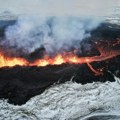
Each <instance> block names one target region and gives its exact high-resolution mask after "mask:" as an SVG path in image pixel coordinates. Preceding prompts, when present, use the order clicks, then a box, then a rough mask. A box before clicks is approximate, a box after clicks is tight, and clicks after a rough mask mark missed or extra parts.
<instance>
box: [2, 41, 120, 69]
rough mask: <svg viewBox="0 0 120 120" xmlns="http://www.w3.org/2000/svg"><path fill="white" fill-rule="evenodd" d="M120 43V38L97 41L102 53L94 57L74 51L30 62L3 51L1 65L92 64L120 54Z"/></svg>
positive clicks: (96, 44)
mask: <svg viewBox="0 0 120 120" xmlns="http://www.w3.org/2000/svg"><path fill="white" fill-rule="evenodd" d="M119 44H120V39H117V40H114V41H102V40H101V41H97V42H95V46H96V48H97V50H98V51H99V52H100V55H96V56H92V57H78V56H77V55H75V54H73V52H69V53H64V54H57V55H56V56H55V57H50V56H49V55H45V56H44V57H43V58H42V59H37V60H35V61H34V62H30V61H29V60H27V59H25V58H20V57H8V56H6V55H5V54H3V52H1V53H0V67H5V66H9V67H12V66H15V65H19V66H47V65H60V64H63V63H69V64H84V63H87V64H88V66H90V63H92V62H99V61H104V60H108V59H111V58H113V57H116V56H118V55H120V49H117V50H115V49H114V48H115V46H117V45H119Z"/></svg>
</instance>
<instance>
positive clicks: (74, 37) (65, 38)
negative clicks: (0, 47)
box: [3, 17, 101, 55]
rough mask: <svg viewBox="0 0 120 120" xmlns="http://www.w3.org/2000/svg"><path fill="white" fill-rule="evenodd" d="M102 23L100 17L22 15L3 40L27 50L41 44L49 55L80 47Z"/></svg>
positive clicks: (10, 27)
mask: <svg viewBox="0 0 120 120" xmlns="http://www.w3.org/2000/svg"><path fill="white" fill-rule="evenodd" d="M100 23H101V20H100V19H97V18H94V19H93V18H90V17H87V18H80V17H19V18H18V20H17V22H16V23H15V24H14V25H11V26H8V27H7V29H6V31H5V41H4V43H3V44H4V45H7V46H9V47H10V48H15V49H16V50H20V49H21V50H23V51H25V52H26V53H28V54H30V53H32V52H34V51H35V50H36V49H39V48H41V47H44V48H45V51H46V52H47V53H48V54H50V55H51V54H57V53H60V52H63V51H69V50H70V49H71V48H73V49H78V48H79V47H80V42H81V41H82V40H83V39H85V38H87V37H89V36H90V31H91V30H93V29H95V28H97V27H98V26H99V25H100Z"/></svg>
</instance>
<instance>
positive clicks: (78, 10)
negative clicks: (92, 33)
mask: <svg viewBox="0 0 120 120" xmlns="http://www.w3.org/2000/svg"><path fill="white" fill-rule="evenodd" d="M115 6H120V0H0V12H3V11H11V12H13V13H15V14H39V15H97V16H101V15H109V14H111V13H112V11H113V8H115Z"/></svg>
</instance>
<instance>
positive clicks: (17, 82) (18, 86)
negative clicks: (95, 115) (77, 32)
mask: <svg viewBox="0 0 120 120" xmlns="http://www.w3.org/2000/svg"><path fill="white" fill-rule="evenodd" d="M14 22H15V21H11V22H10V24H13V23H14ZM7 26H8V24H7V22H6V24H5V25H4V26H2V27H1V28H0V37H1V38H2V37H4V34H3V33H4V30H5V28H6V27H7ZM119 37H120V27H119V26H117V25H113V24H107V23H103V24H101V26H100V27H98V28H97V29H96V30H94V31H92V32H91V37H90V38H87V39H86V40H85V41H83V43H81V44H83V45H84V44H88V43H89V42H92V41H94V40H101V39H102V40H114V39H116V38H119ZM42 50H44V49H42ZM96 54H97V55H98V54H99V53H98V52H97V51H96V50H95V49H94V48H93V49H91V52H89V54H88V52H86V51H85V50H84V47H83V48H82V55H81V56H91V55H92V56H94V55H96ZM36 55H37V52H35V53H32V54H31V55H30V57H32V58H33V59H34V58H36ZM91 65H92V67H93V68H94V69H95V70H98V69H101V68H102V71H101V72H102V73H103V74H100V75H97V76H96V75H95V73H94V72H93V71H91V69H90V68H89V67H88V65H87V64H81V65H75V64H62V65H53V66H51V65H49V66H45V67H36V66H33V67H27V66H26V67H25V66H14V67H11V68H10V67H4V68H0V98H1V99H3V98H5V99H8V102H9V103H12V104H18V105H21V104H24V103H26V102H27V101H28V100H29V99H30V98H31V97H33V96H35V95H38V94H41V93H42V92H43V91H45V89H47V88H49V87H50V86H51V85H53V84H60V83H64V82H66V81H69V80H72V81H74V82H77V83H81V84H86V83H91V82H105V81H111V82H112V81H115V79H114V75H116V76H117V77H120V56H118V57H115V58H112V59H110V60H106V61H101V62H93V63H91ZM98 71H99V70H98ZM113 74H114V75H113Z"/></svg>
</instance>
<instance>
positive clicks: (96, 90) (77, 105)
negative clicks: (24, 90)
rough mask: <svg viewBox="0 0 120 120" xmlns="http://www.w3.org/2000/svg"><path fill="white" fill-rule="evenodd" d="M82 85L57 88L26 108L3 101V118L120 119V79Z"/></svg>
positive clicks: (67, 85)
mask: <svg viewBox="0 0 120 120" xmlns="http://www.w3.org/2000/svg"><path fill="white" fill-rule="evenodd" d="M115 79H116V81H115V82H105V83H100V82H95V83H89V84H86V85H81V84H78V83H74V82H72V81H71V82H66V83H64V84H61V85H54V86H52V87H51V88H49V89H47V90H46V91H45V92H44V93H43V94H41V95H38V96H35V97H33V98H32V99H30V100H29V101H28V102H27V103H26V104H24V105H22V106H15V105H11V104H9V103H7V100H0V119H5V120H11V119H12V120H16V119H17V120H50V119H52V120H74V119H80V120H87V118H89V117H90V116H102V115H104V116H105V115H114V116H115V115H116V116H118V117H119V119H120V114H119V113H120V80H119V79H118V78H116V77H115Z"/></svg>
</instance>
